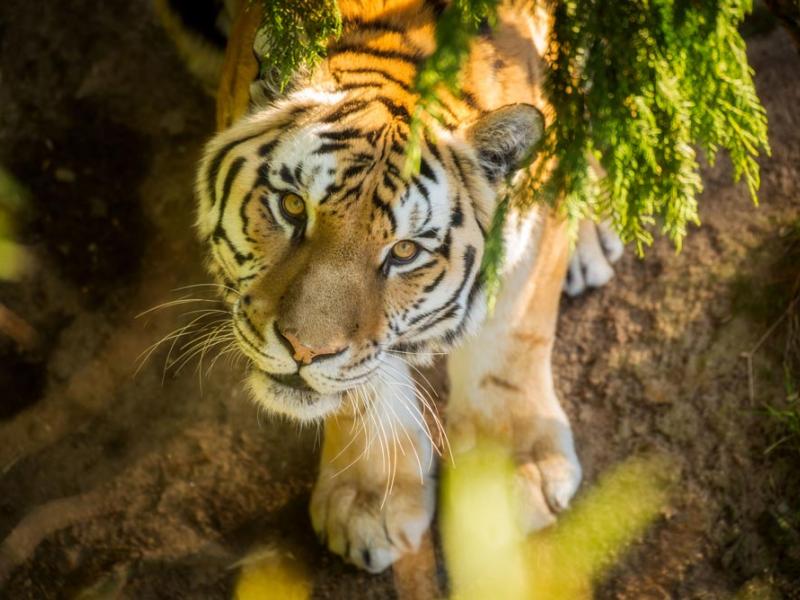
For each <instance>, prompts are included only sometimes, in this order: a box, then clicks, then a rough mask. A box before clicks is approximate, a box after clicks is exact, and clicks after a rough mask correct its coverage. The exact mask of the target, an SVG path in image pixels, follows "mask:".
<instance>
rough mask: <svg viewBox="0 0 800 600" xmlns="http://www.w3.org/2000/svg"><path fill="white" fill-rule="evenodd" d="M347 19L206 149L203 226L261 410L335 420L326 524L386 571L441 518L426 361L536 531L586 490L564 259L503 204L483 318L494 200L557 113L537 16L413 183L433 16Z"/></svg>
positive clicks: (477, 86) (508, 38)
mask: <svg viewBox="0 0 800 600" xmlns="http://www.w3.org/2000/svg"><path fill="white" fill-rule="evenodd" d="M339 5H340V9H341V12H342V15H343V20H344V33H343V35H342V36H341V38H340V39H338V40H337V41H335V42H333V43H332V44H331V45H330V48H329V53H328V56H327V58H326V60H324V61H323V62H322V63H321V64H320V65H319V66H318V67H317V68H316V69H315V70H314V71H313V72H311V73H303V74H300V75H299V76H298V79H297V80H296V81H294V82H293V85H292V90H293V91H291V92H290V93H288V94H287V95H285V97H283V98H280V99H277V100H276V101H275V102H274V103H273V104H270V105H269V106H266V107H261V108H257V109H255V110H254V111H253V112H252V113H251V114H250V115H249V116H247V117H246V118H244V119H242V120H241V121H240V122H238V123H236V124H235V125H234V126H233V127H231V128H230V129H228V130H227V131H224V132H223V133H221V134H219V135H217V136H216V137H215V138H214V139H213V140H212V141H211V142H210V143H209V144H208V146H207V148H206V153H205V157H204V159H203V161H202V164H201V166H200V168H199V171H198V177H197V196H198V198H199V208H198V219H197V228H198V231H199V234H200V236H201V237H202V239H203V240H204V241H205V242H207V244H208V247H209V249H210V256H211V259H210V265H211V269H212V272H213V273H214V274H215V275H216V276H217V277H218V278H219V280H220V281H221V282H222V283H224V285H225V286H226V287H227V290H228V292H227V295H226V299H227V301H228V302H229V304H230V307H231V312H232V319H233V326H234V331H235V334H236V336H237V339H238V342H239V346H240V349H241V351H242V352H243V353H244V354H245V355H246V356H247V357H248V358H249V359H250V373H249V387H250V389H251V391H252V394H253V397H254V398H255V400H256V401H257V402H259V403H260V404H261V405H263V406H265V407H266V408H268V409H269V410H271V411H273V412H276V413H281V414H284V415H289V416H290V417H293V418H296V419H299V420H306V421H309V420H324V422H325V434H324V439H325V441H324V448H323V456H322V463H321V472H320V476H319V480H318V483H317V485H316V487H315V490H314V494H313V497H312V505H311V516H312V521H313V523H314V527H315V529H316V530H317V532H318V533H319V534H320V536H321V537H322V538H323V539H324V540H325V541H326V543H327V544H328V546H329V547H330V549H331V550H333V551H334V552H336V553H338V554H340V555H342V556H343V557H344V558H345V559H347V560H349V561H351V562H352V563H354V564H356V565H358V566H360V567H363V568H365V569H368V570H370V571H374V572H377V571H380V570H382V569H384V568H385V567H387V566H388V565H390V564H391V563H392V562H393V561H394V560H396V559H397V558H398V557H400V556H401V555H403V554H404V553H406V552H409V551H413V549H414V548H416V547H417V546H418V544H419V542H420V538H421V536H422V535H423V533H424V531H425V530H426V529H427V527H428V525H429V523H430V520H431V517H432V514H433V509H434V506H433V505H434V489H433V488H434V483H433V477H432V474H433V471H434V466H433V463H434V460H433V453H434V450H435V448H434V444H433V443H432V439H433V438H435V437H436V436H435V435H433V432H431V428H432V427H433V425H431V423H433V419H431V418H430V416H431V415H430V414H429V413H431V412H432V410H433V408H432V407H431V406H430V400H429V398H427V394H426V392H425V391H424V390H420V389H418V388H417V387H416V385H415V383H414V380H413V378H412V377H411V369H413V368H414V366H413V365H417V364H421V363H428V362H429V361H430V360H431V357H432V356H434V355H436V354H439V353H449V354H450V365H449V369H450V378H451V397H450V402H449V406H448V415H447V418H448V431H449V432H450V437H451V441H452V442H453V446H454V447H455V448H457V449H463V448H466V447H469V446H470V445H471V444H472V443H473V442H474V440H475V439H476V437H477V436H478V435H481V434H490V435H493V436H495V437H499V438H501V439H503V440H505V441H506V443H507V444H508V445H509V447H510V448H511V449H512V451H513V454H514V456H515V457H516V460H517V461H518V464H519V471H518V474H519V478H518V479H519V482H520V488H521V494H522V496H521V497H522V499H523V501H522V510H523V514H522V519H523V523H524V524H525V526H526V527H527V528H528V529H535V528H538V527H542V526H545V525H547V524H549V523H551V522H552V521H553V519H554V515H555V513H556V512H558V511H559V510H561V509H562V508H564V507H565V506H566V505H567V503H568V502H569V500H570V498H571V497H572V495H573V494H574V492H575V490H576V488H577V486H578V483H579V481H580V476H581V470H580V466H579V464H578V461H577V458H576V455H575V451H574V447H573V441H572V435H571V431H570V426H569V422H568V420H567V418H566V416H565V414H564V412H563V410H562V409H561V407H560V405H559V402H558V399H557V397H556V395H555V391H554V388H553V381H552V375H551V372H550V350H551V347H552V343H553V338H554V333H555V320H556V313H557V309H558V302H559V295H560V292H561V288H562V282H563V279H564V273H565V270H566V267H567V262H568V258H569V253H568V242H567V238H566V234H565V228H564V226H563V225H562V224H561V223H560V222H559V221H558V220H557V219H555V218H553V217H552V216H551V215H549V214H548V212H547V211H545V210H542V209H534V210H531V211H528V212H526V213H524V214H523V213H521V212H517V211H516V210H514V209H512V210H511V212H510V214H509V218H508V223H507V225H506V249H507V252H506V263H505V264H504V267H503V276H504V278H505V280H504V284H503V288H502V290H501V293H500V296H499V298H498V302H497V307H496V310H495V312H494V314H493V315H492V316H491V317H487V315H486V301H485V295H484V291H483V287H482V279H481V275H480V271H479V268H480V265H481V259H482V256H483V253H484V244H485V239H486V233H487V230H488V228H489V225H490V221H491V218H492V214H493V212H494V209H495V206H496V203H497V199H498V193H499V191H500V188H501V187H502V186H503V185H504V183H503V182H504V181H505V180H506V178H507V176H509V175H512V174H513V172H514V170H515V169H516V168H517V167H518V165H519V163H520V161H521V159H522V158H523V157H524V156H525V155H526V154H528V152H529V150H530V149H531V147H532V146H533V145H534V144H535V143H536V142H537V141H538V140H539V138H540V136H541V134H542V128H543V122H544V120H545V119H546V118H549V115H550V111H549V109H548V107H547V105H546V103H545V101H544V99H543V97H542V92H541V81H542V77H543V71H544V69H545V64H544V61H543V53H544V50H545V46H546V43H547V35H548V26H549V15H548V13H547V11H546V10H545V7H544V6H542V5H539V6H536V5H535V4H531V3H529V2H520V3H508V4H506V5H504V6H503V7H502V8H501V9H500V13H499V22H498V24H497V26H496V27H495V28H494V30H492V31H488V30H487V31H486V32H485V33H483V34H482V35H481V36H479V38H478V39H477V40H476V41H475V42H474V44H473V48H472V51H471V55H470V57H469V61H468V63H467V65H466V67H465V69H464V72H463V84H464V93H463V95H462V97H461V98H460V99H457V98H455V97H453V96H452V95H450V94H447V93H446V92H442V96H441V100H442V103H443V106H444V122H443V123H441V124H440V123H436V122H431V123H430V127H431V131H432V132H433V133H432V134H430V135H426V137H425V138H424V140H423V143H422V160H421V168H420V170H419V173H418V174H416V175H411V176H408V177H406V176H404V175H403V166H404V156H405V148H406V144H407V141H408V137H409V120H410V117H411V115H412V114H413V112H414V109H415V105H416V97H415V95H414V93H413V90H412V82H413V81H414V77H415V74H416V72H417V70H418V69H419V67H420V65H421V63H422V61H423V60H424V59H425V58H426V56H428V55H429V54H430V53H431V52H432V51H433V49H434V28H435V23H436V19H437V16H438V14H439V13H440V11H441V10H442V6H441V4H440V3H437V2H426V1H424V0H386V1H385V2H368V1H366V0H365V1H361V2H359V1H353V0H341V1H340V2H339ZM426 413H427V414H426Z"/></svg>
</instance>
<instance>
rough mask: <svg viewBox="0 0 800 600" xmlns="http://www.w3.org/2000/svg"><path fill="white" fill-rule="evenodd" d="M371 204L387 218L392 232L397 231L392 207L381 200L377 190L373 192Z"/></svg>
mask: <svg viewBox="0 0 800 600" xmlns="http://www.w3.org/2000/svg"><path fill="white" fill-rule="evenodd" d="M372 204H374V205H375V207H376V208H378V209H379V210H380V211H381V212H382V213H383V214H385V215H386V216H387V217H388V218H389V222H390V223H391V228H392V231H393V232H394V231H395V230H396V229H397V219H395V216H394V213H393V212H392V207H391V206H389V204H388V203H386V202H384V201H383V200H382V199H381V197H380V194H379V193H378V190H375V192H374V193H373V194H372Z"/></svg>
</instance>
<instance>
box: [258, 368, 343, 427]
mask: <svg viewBox="0 0 800 600" xmlns="http://www.w3.org/2000/svg"><path fill="white" fill-rule="evenodd" d="M248 387H249V388H250V391H251V393H252V395H253V398H254V399H255V401H256V402H257V403H258V404H260V405H262V406H263V407H264V408H266V409H267V410H269V411H271V412H274V413H277V414H281V415H284V416H287V417H290V418H292V419H295V420H298V421H318V420H320V419H322V418H324V417H325V416H327V415H329V414H332V413H334V412H336V411H337V410H338V409H339V407H340V406H341V403H342V395H341V394H339V393H334V394H324V393H321V392H318V391H316V390H315V389H314V388H312V387H311V386H310V385H309V384H308V383H307V382H306V381H305V380H304V379H303V378H302V377H301V376H300V374H299V373H293V374H288V375H278V374H273V373H269V372H267V371H264V370H262V369H259V368H256V367H253V368H252V370H251V371H250V376H249V378H248Z"/></svg>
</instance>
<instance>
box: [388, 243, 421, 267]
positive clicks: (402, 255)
mask: <svg viewBox="0 0 800 600" xmlns="http://www.w3.org/2000/svg"><path fill="white" fill-rule="evenodd" d="M418 252H419V246H417V244H415V243H414V242H411V241H409V240H402V241H400V242H397V243H396V244H395V245H394V246H392V258H393V259H395V260H396V261H397V262H409V261H410V260H411V259H413V258H414V257H415V256H416V255H417V253H418Z"/></svg>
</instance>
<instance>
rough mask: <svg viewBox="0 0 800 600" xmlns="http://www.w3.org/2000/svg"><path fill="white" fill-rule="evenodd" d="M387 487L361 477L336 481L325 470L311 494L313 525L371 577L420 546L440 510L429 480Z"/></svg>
mask: <svg viewBox="0 0 800 600" xmlns="http://www.w3.org/2000/svg"><path fill="white" fill-rule="evenodd" d="M425 479H426V482H425V483H424V484H422V483H420V480H419V479H418V478H417V479H412V478H409V479H404V480H400V479H398V480H396V481H395V482H394V485H393V488H392V490H391V493H390V494H388V495H386V491H385V486H384V485H383V484H377V485H370V484H368V483H366V482H365V481H359V477H358V474H357V473H354V474H352V475H350V476H349V477H348V474H347V473H343V474H341V475H339V476H337V477H333V478H331V473H326V472H324V471H323V472H322V473H321V474H320V478H319V480H318V481H317V484H316V486H315V488H314V492H313V494H312V496H311V522H312V524H313V526H314V530H315V531H316V532H317V535H318V536H319V537H320V539H321V540H322V541H323V543H325V542H326V541H327V545H328V548H329V549H330V550H331V552H333V553H335V554H338V555H339V556H341V557H342V558H343V559H345V560H346V561H348V562H350V563H352V564H354V565H356V566H357V567H360V568H362V569H365V570H367V571H369V572H371V573H379V572H381V571H383V570H384V569H385V568H386V567H388V566H389V565H391V564H392V563H393V562H394V561H396V560H397V559H398V558H400V557H401V556H402V555H403V554H406V553H410V552H415V551H416V550H417V549H418V548H419V544H420V541H421V539H422V535H423V534H424V533H425V531H426V530H427V529H428V527H429V525H430V523H431V519H432V518H433V511H434V505H435V500H434V486H433V482H432V481H431V479H430V478H428V477H426V478H425Z"/></svg>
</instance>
